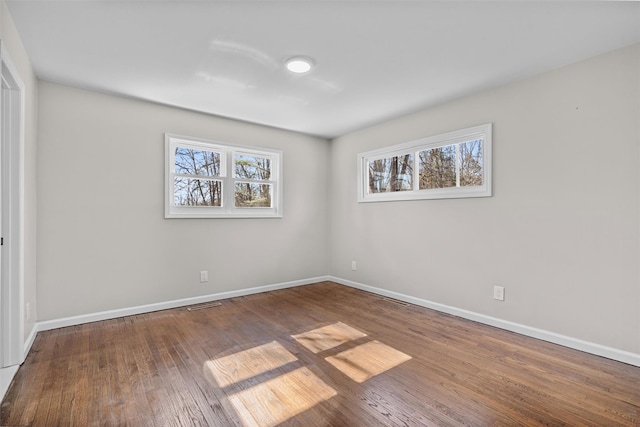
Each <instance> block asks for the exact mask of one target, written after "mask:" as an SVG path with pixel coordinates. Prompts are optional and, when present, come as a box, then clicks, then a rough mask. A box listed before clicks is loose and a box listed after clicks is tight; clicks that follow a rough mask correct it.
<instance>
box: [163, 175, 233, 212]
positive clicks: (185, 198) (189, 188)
mask: <svg viewBox="0 0 640 427" xmlns="http://www.w3.org/2000/svg"><path fill="white" fill-rule="evenodd" d="M173 203H175V206H222V182H221V181H213V180H208V179H191V178H175V179H174V181H173Z"/></svg>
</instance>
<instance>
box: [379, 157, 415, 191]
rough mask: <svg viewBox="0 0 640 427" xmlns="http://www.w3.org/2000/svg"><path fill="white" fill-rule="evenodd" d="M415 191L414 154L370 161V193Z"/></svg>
mask: <svg viewBox="0 0 640 427" xmlns="http://www.w3.org/2000/svg"><path fill="white" fill-rule="evenodd" d="M411 190H413V154H404V155H402V156H395V157H387V158H386V159H378V160H370V161H369V193H389V192H393V191H411Z"/></svg>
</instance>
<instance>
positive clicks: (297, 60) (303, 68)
mask: <svg viewBox="0 0 640 427" xmlns="http://www.w3.org/2000/svg"><path fill="white" fill-rule="evenodd" d="M286 66H287V70H289V71H291V72H292V73H297V74H303V73H306V72H308V71H310V70H311V68H312V67H313V60H312V59H311V58H307V57H304V56H294V57H293V58H289V59H287V62H286Z"/></svg>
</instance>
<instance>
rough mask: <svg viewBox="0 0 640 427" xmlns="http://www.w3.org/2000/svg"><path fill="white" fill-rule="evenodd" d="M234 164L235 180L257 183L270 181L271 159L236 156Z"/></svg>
mask: <svg viewBox="0 0 640 427" xmlns="http://www.w3.org/2000/svg"><path fill="white" fill-rule="evenodd" d="M234 164H235V177H236V178H244V179H255V180H258V181H268V180H269V179H271V159H269V158H265V157H257V156H249V155H240V154H236V155H235V158H234Z"/></svg>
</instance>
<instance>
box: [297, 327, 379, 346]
mask: <svg viewBox="0 0 640 427" xmlns="http://www.w3.org/2000/svg"><path fill="white" fill-rule="evenodd" d="M366 336H367V334H365V333H363V332H360V331H359V330H357V329H355V328H352V327H351V326H349V325H345V324H344V323H342V322H338V323H334V324H332V325H328V326H324V327H322V328H318V329H314V330H312V331H309V332H304V333H302V334H298V335H292V337H293V338H294V339H295V340H296V341H298V343H300V345H302V346H304V347H305V348H306V349H307V350H310V351H312V352H313V353H320V352H321V351H325V350H329V349H330V348H334V347H337V346H339V345H340V344H344V343H346V342H349V341H353V340H356V339H358V338H362V337H366Z"/></svg>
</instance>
